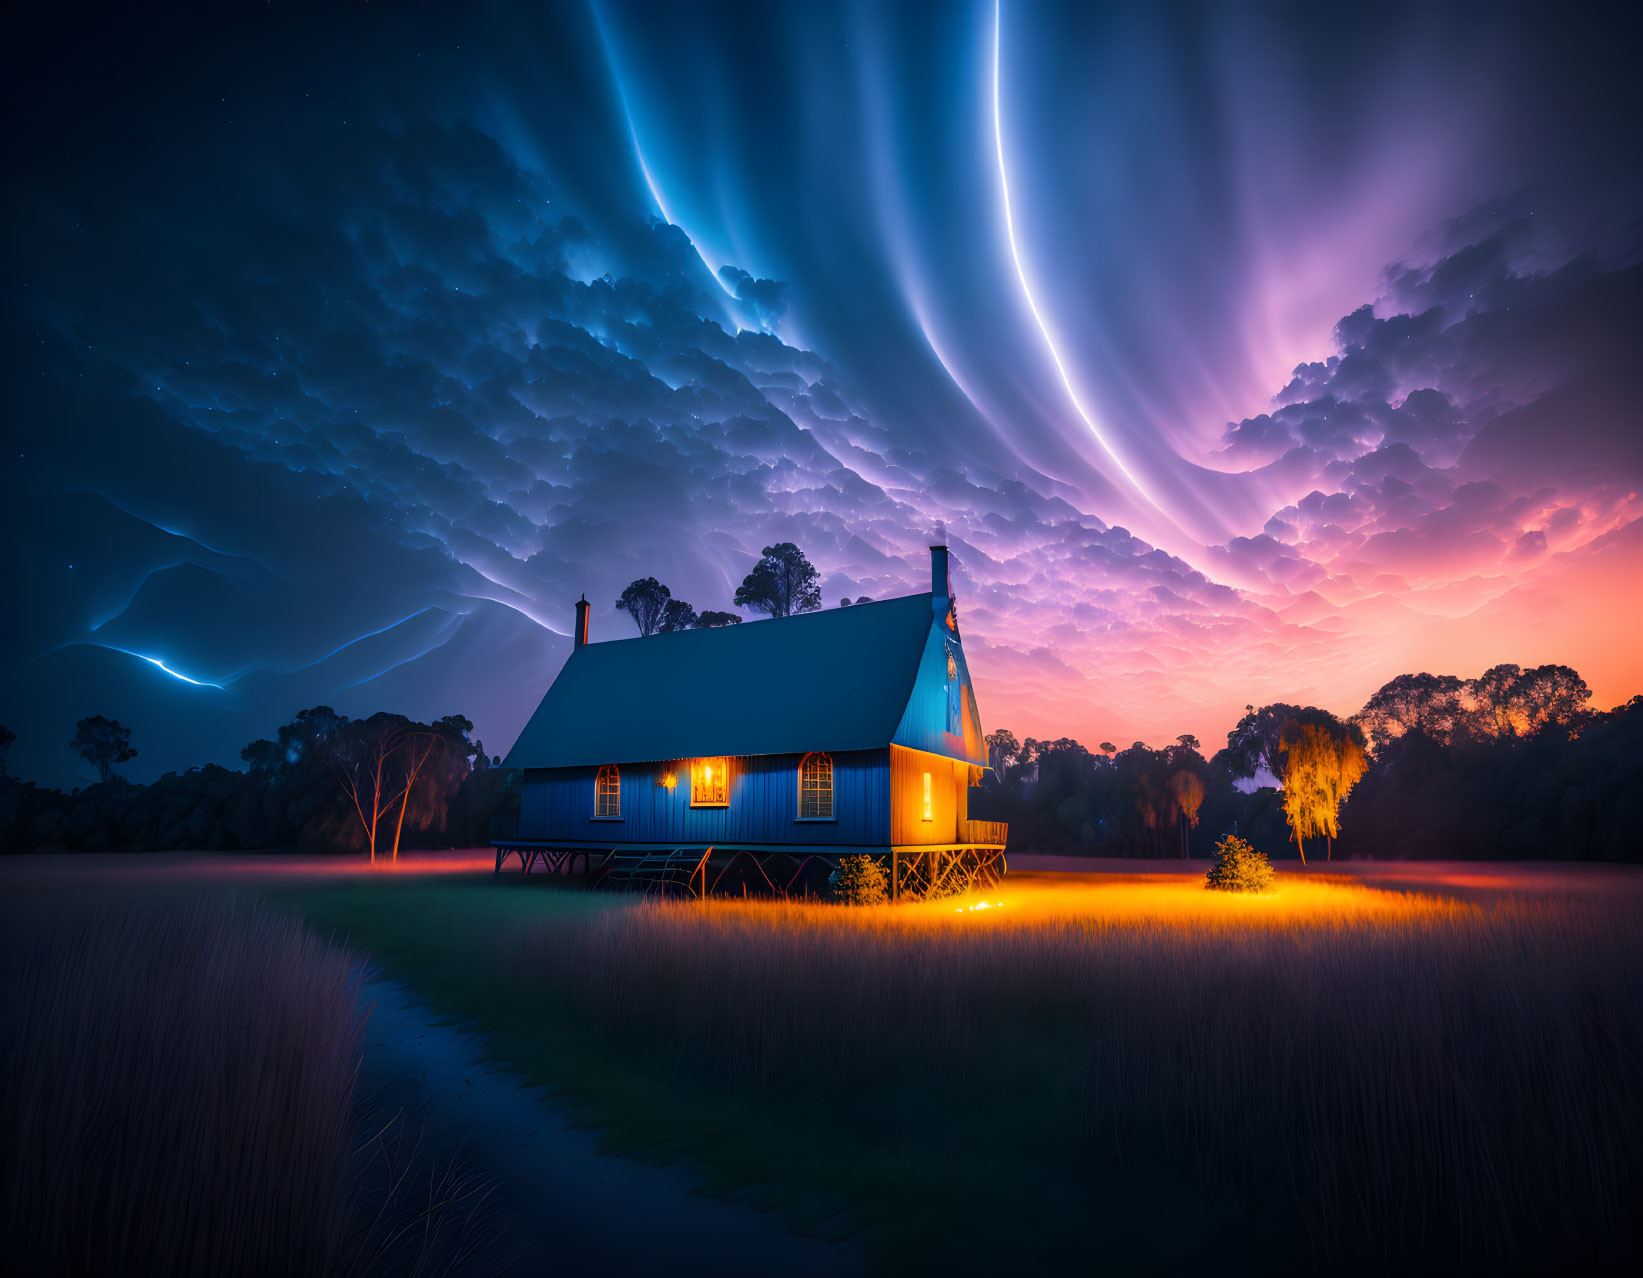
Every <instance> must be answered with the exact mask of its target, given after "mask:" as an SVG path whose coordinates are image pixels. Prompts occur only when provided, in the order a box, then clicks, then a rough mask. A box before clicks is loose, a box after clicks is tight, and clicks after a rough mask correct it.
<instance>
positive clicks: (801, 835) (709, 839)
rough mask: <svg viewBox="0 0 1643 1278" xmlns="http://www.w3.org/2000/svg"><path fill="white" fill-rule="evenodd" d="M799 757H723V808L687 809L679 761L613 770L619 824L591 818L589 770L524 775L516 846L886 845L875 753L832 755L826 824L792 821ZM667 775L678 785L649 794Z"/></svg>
mask: <svg viewBox="0 0 1643 1278" xmlns="http://www.w3.org/2000/svg"><path fill="white" fill-rule="evenodd" d="M802 757H803V756H802V755H797V754H774V755H757V756H754V757H752V758H732V759H731V760H730V761H729V762H730V795H729V798H730V802H729V803H728V804H727V805H726V806H725V807H711V808H693V807H691V806H690V764H691V760H689V759H678V760H674V761H672V762H670V763H632V764H626V763H625V764H621V765H620V768H621V778H622V781H621V783H622V817H621V819H620V820H617V821H601V820H594V819H593V788H594V778H595V776H596V775H597V774H598V771H599V769H598V768H595V767H585V768H548V769H529V770H527V771H526V772H525V775H524V783H523V787H522V793H521V797H520V810H519V837H520V838H521V839H566V840H574V841H577V842H597V843H605V842H608V843H609V844H610V845H611V846H612V847H615V846H617V845H618V844H622V843H676V844H686V843H721V844H723V843H794V844H807V845H817V844H821V845H826V846H829V847H832V846H841V845H843V846H859V847H885V846H887V845H888V844H889V842H890V791H889V784H890V765H889V758H888V753H887V752H886V751H884V750H860V751H849V752H840V753H837V754H835V755H833V811H834V814H835V819H834V820H832V821H800V820H798V819H797V818H798V814H799V761H800V759H801V758H802ZM667 772H672V773H673V774H674V776H675V777H677V778H678V784H677V785H676V786H675V787H674V788H673V789H672V790H669V789H667V788H666V787H664V786H662V785H659V784H658V782H659V781H660V780H661V778H662V776H663V774H664V773H667Z"/></svg>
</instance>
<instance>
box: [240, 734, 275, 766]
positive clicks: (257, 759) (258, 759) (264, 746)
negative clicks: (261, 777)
mask: <svg viewBox="0 0 1643 1278" xmlns="http://www.w3.org/2000/svg"><path fill="white" fill-rule="evenodd" d="M240 758H241V759H243V760H244V761H245V762H246V763H247V764H248V765H249V766H250V769H251V771H253V772H272V771H274V770H275V769H276V768H278V767H279V766H280V762H281V761H282V760H283V759H284V758H285V753H284V751H282V750H281V749H280V747H279V743H278V742H276V741H270V740H269V739H268V738H267V737H261V738H259V739H257V740H256V741H253V742H252V743H251V744H250V745H248V746H246V747H245V748H244V749H242V750H241V751H240Z"/></svg>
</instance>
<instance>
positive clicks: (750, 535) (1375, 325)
mask: <svg viewBox="0 0 1643 1278" xmlns="http://www.w3.org/2000/svg"><path fill="white" fill-rule="evenodd" d="M1325 8H1328V9H1334V10H1338V12H1335V13H1333V14H1332V15H1326V14H1325V13H1324V12H1323V10H1324V9H1325ZM1371 11H1372V12H1371ZM1615 13H1616V11H1614V10H1607V9H1605V10H1595V11H1593V12H1592V13H1590V14H1587V15H1585V16H1584V17H1582V16H1581V14H1580V13H1579V11H1578V9H1576V8H1573V7H1570V6H1567V5H1559V6H1555V7H1554V6H1547V7H1546V8H1544V9H1534V8H1529V7H1523V6H1514V5H1510V4H1498V3H1494V4H1488V5H1479V6H1444V5H1440V4H1432V3H1421V4H1418V5H1413V6H1410V7H1408V8H1407V9H1398V8H1396V7H1391V6H1382V5H1376V6H1353V7H1350V8H1348V7H1344V6H1305V5H1296V6H1284V7H1273V8H1261V7H1259V6H1255V5H1231V4H1218V3H1216V4H1206V5H1203V6H1201V7H1194V6H1187V5H1157V4H1145V5H1135V6H1118V7H1111V8H1103V7H1099V6H1096V5H1091V4H1088V3H1077V4H1069V5H1066V6H1062V7H1058V6H1052V5H1047V4H1038V3H1026V2H1023V0H1015V2H1011V0H1004V2H1003V3H1002V5H1001V7H997V8H995V6H994V5H993V4H992V3H977V4H968V3H941V4H913V5H904V6H890V5H886V4H882V3H879V2H878V0H863V2H862V3H855V4H850V3H842V4H806V5H798V4H771V5H764V6H750V5H733V6H714V5H706V4H689V3H681V4H674V5H659V4H631V5H630V4H622V3H614V4H613V3H595V4H592V5H585V4H571V3H565V4H559V5H552V6H546V7H537V6H532V7H531V8H528V9H511V8H495V7H481V8H463V9H460V10H459V9H457V8H456V7H454V6H443V5H441V6H430V7H427V8H424V9H418V8H414V7H405V6H382V5H372V6H357V7H356V6H339V5H325V6H316V7H304V6H294V5H285V4H271V5H255V6H246V7H244V8H240V9H234V8H222V7H218V8H216V9H213V10H211V11H207V12H204V13H199V14H191V15H183V14H181V13H172V14H169V15H159V16H157V15H156V14H155V12H153V11H152V10H151V8H150V7H148V6H134V7H132V10H131V12H129V13H127V14H125V15H124V16H119V17H113V18H110V17H108V16H107V15H103V14H99V13H96V12H94V11H89V10H88V11H76V10H75V9H74V8H73V7H60V8H58V9H56V10H54V11H53V14H52V15H51V16H50V17H47V18H41V19H37V25H35V26H32V27H29V26H25V27H19V28H15V29H14V30H13V31H12V32H11V36H10V38H9V39H8V45H9V48H8V53H7V60H8V63H9V66H8V74H7V84H6V90H5V91H6V93H7V96H8V99H9V101H8V103H7V108H8V109H7V122H8V128H7V133H8V140H9V144H10V145H9V150H10V152H11V154H10V155H9V157H8V161H7V175H6V184H5V193H4V218H5V223H4V229H5V242H4V250H3V251H4V254H5V271H6V281H5V284H6V288H5V303H6V305H5V331H4V339H5V341H4V350H5V352H6V365H7V375H6V379H5V391H6V403H5V414H4V421H5V458H4V468H3V480H4V494H3V503H4V504H3V510H0V517H3V519H4V551H3V553H4V565H5V582H4V588H3V595H0V599H3V600H4V607H5V612H6V616H7V621H6V625H5V627H4V630H3V636H0V644H3V646H0V722H4V723H6V724H7V725H9V726H10V727H11V728H12V729H13V730H15V731H16V732H17V733H18V742H17V745H16V746H15V747H14V748H13V751H12V768H13V770H14V771H17V772H20V773H22V774H24V775H28V776H35V777H38V778H40V779H42V780H48V781H53V782H59V783H74V781H75V778H76V776H77V775H83V769H80V768H78V767H77V764H76V761H75V760H74V759H73V758H72V756H71V755H70V752H69V751H68V749H67V742H68V740H69V738H70V737H71V736H72V735H73V725H74V721H75V720H76V719H77V718H79V717H80V716H82V715H86V714H92V713H104V714H110V715H114V716H116V717H118V718H120V719H121V720H123V721H124V722H125V723H127V724H128V725H129V726H131V727H132V729H133V732H134V738H135V743H136V744H137V745H138V747H139V749H140V750H141V755H140V757H139V759H138V760H137V761H136V762H135V763H134V764H133V765H132V766H131V768H130V769H129V771H130V773H131V774H132V775H133V776H135V777H138V778H139V779H141V778H144V777H148V776H153V775H156V774H157V773H159V772H161V771H164V770H167V769H171V768H177V767H182V766H186V765H188V764H190V763H194V762H201V761H205V760H208V759H215V760H219V761H225V762H229V761H237V755H238V749H239V747H240V745H242V744H244V743H245V742H246V741H248V740H250V739H251V738H253V737H257V736H261V735H266V734H269V733H271V732H272V730H273V729H274V727H275V726H276V725H277V724H279V723H280V722H282V721H284V720H285V719H287V718H288V717H290V716H291V715H292V714H293V713H294V712H295V711H296V710H298V709H300V708H302V707H304V706H308V705H312V704H315V703H320V702H325V703H329V704H332V705H334V706H336V707H337V708H338V709H340V710H343V711H345V712H347V713H350V714H367V713H370V712H371V711H373V710H376V709H379V708H393V709H398V710H403V711H405V712H407V713H410V714H413V715H418V716H431V715H438V714H443V713H447V712H451V711H462V712H464V713H466V714H468V715H469V716H470V717H471V718H473V719H474V720H475V722H476V723H477V725H478V732H479V734H480V735H481V736H482V737H483V738H484V740H485V742H486V743H487V745H488V746H490V747H491V748H492V749H493V750H495V751H498V752H499V751H502V750H505V749H506V748H507V746H508V745H509V744H510V743H511V741H512V739H513V737H514V735H515V734H516V732H517V731H518V729H519V727H520V726H521V724H522V723H523V722H524V719H525V718H526V716H527V715H528V714H529V712H530V711H531V709H532V708H533V707H534V705H535V702H536V700H537V699H538V697H539V696H540V694H541V692H542V690H543V689H544V687H545V686H546V684H547V683H548V682H549V681H550V680H551V678H552V676H553V674H554V672H555V670H556V669H557V668H558V666H559V664H560V662H561V661H562V660H563V658H564V655H565V652H566V650H567V647H568V640H567V638H566V635H567V632H568V631H569V628H570V619H571V604H572V602H573V601H574V600H575V598H576V597H577V595H578V594H579V593H581V592H583V591H586V593H587V595H588V597H589V598H590V599H591V600H593V601H594V605H595V606H594V613H593V631H594V637H595V638H596V639H597V638H609V637H616V636H626V635H628V634H630V633H631V624H630V623H629V622H628V621H627V620H626V619H625V618H622V617H619V616H618V615H616V614H615V613H614V612H613V609H612V605H611V601H612V600H614V599H615V597H616V595H617V594H618V593H619V591H620V590H621V588H622V586H623V585H624V584H625V583H626V582H628V581H629V580H631V579H632V578H633V577H635V576H640V575H651V574H654V575H656V576H658V577H660V578H661V579H662V580H663V581H665V582H667V583H668V584H669V585H671V586H672V588H673V590H674V592H675V594H676V595H679V596H681V597H684V598H686V599H688V600H690V601H691V602H693V603H694V604H695V605H696V606H697V607H698V608H709V607H713V608H728V607H729V605H730V599H731V595H732V593H733V590H734V587H735V584H736V583H737V582H738V581H739V580H740V579H741V577H742V575H743V574H744V573H745V572H746V571H747V568H748V566H749V565H750V564H751V562H752V560H753V559H754V558H755V557H756V556H757V553H758V551H759V548H760V547H761V546H763V545H766V544H768V543H770V542H773V541H779V540H791V541H794V542H797V543H798V544H799V545H800V546H801V547H803V548H804V549H805V550H806V551H807V552H808V553H809V555H810V557H811V558H812V559H813V560H814V561H815V563H816V564H817V566H818V567H819V568H820V569H821V570H822V573H823V576H824V579H825V587H826V589H825V594H826V598H827V602H828V605H829V606H834V605H836V603H837V601H838V599H839V597H840V596H842V595H846V594H848V595H850V596H852V597H855V596H858V595H869V596H873V597H886V596H892V595H895V594H899V593H904V592H910V591H913V590H919V589H924V588H926V583H927V571H928V570H927V560H926V552H925V547H926V546H927V545H928V543H929V541H930V540H931V538H932V535H934V534H935V533H936V531H937V530H938V529H941V530H944V533H945V536H946V538H947V539H948V541H949V542H950V544H951V545H952V546H953V548H954V555H955V560H956V568H955V573H956V580H957V589H958V591H959V594H960V597H961V604H960V610H961V618H962V623H963V627H964V633H965V640H966V646H967V648H968V649H969V651H970V664H971V668H972V670H973V671H974V672H975V674H976V678H977V682H978V691H979V694H980V702H981V707H982V715H983V719H984V721H985V724H986V726H987V727H989V728H993V727H1002V726H1007V727H1011V728H1013V729H1014V730H1015V731H1017V732H1018V733H1020V734H1022V735H1027V734H1032V735H1039V736H1043V735H1052V736H1060V735H1073V736H1077V737H1079V738H1081V739H1083V740H1085V741H1087V742H1090V743H1095V742H1099V741H1102V740H1111V741H1115V742H1119V743H1121V744H1122V743H1127V742H1129V741H1131V740H1134V739H1137V738H1140V739H1145V740H1149V741H1152V742H1154V743H1158V742H1162V741H1167V740H1169V739H1171V738H1173V737H1174V736H1175V735H1176V734H1177V733H1180V732H1193V733H1196V734H1197V735H1199V736H1200V737H1202V738H1203V739H1204V740H1205V742H1206V743H1207V744H1210V745H1213V744H1216V743H1218V741H1219V740H1220V738H1221V737H1222V736H1223V734H1224V733H1225V731H1226V729H1227V728H1228V726H1230V724H1231V722H1232V721H1233V720H1234V719H1235V718H1236V716H1237V714H1238V713H1239V712H1240V711H1241V709H1242V707H1243V706H1244V705H1245V704H1246V703H1247V702H1255V703H1261V702H1264V701H1270V700H1274V699H1284V700H1290V701H1310V702H1315V703H1318V704H1321V705H1324V706H1327V707H1329V708H1331V709H1334V710H1337V711H1339V712H1342V713H1347V712H1351V711H1353V710H1355V709H1356V708H1357V707H1358V706H1359V705H1360V704H1361V703H1362V701H1363V700H1364V698H1365V697H1366V695H1367V694H1368V693H1369V692H1371V691H1372V690H1373V689H1374V688H1376V687H1377V686H1379V685H1380V684H1381V683H1382V682H1384V681H1385V680H1386V679H1388V678H1390V677H1391V676H1393V675H1396V674H1398V673H1400V672H1403V671H1410V670H1418V669H1429V670H1434V671H1444V672H1453V673H1456V674H1461V675H1469V674H1473V673H1476V672H1477V671H1479V670H1481V669H1482V668H1484V667H1486V666H1488V665H1491V664H1493V663H1495V662H1499V661H1517V662H1520V663H1523V664H1530V663H1540V662H1545V661H1562V662H1566V663H1569V664H1571V665H1574V666H1576V667H1577V668H1578V669H1579V670H1580V671H1581V672H1582V673H1583V674H1585V675H1586V677H1587V679H1588V680H1589V682H1590V683H1591V684H1592V686H1593V688H1594V689H1595V691H1596V694H1597V700H1598V701H1599V702H1600V703H1602V704H1605V705H1607V704H1613V703H1615V702H1617V701H1620V700H1622V699H1624V698H1626V697H1629V696H1631V695H1632V694H1634V693H1637V692H1639V691H1643V658H1640V656H1639V644H1638V641H1637V638H1636V636H1637V633H1638V629H1639V622H1640V620H1643V618H1640V616H1639V589H1638V583H1639V582H1640V581H1643V522H1640V520H1639V516H1640V513H1643V508H1640V504H1639V498H1638V489H1639V484H1640V481H1643V422H1640V404H1643V398H1640V392H1643V359H1640V353H1643V315H1640V311H1643V288H1640V282H1643V267H1640V265H1639V263H1640V261H1643V220H1640V214H1643V196H1640V180H1639V165H1638V159H1637V157H1638V156H1639V155H1640V154H1643V136H1640V124H1639V121H1640V100H1639V98H1640V90H1639V87H1638V86H1639V77H1638V76H1637V75H1636V69H1635V57H1634V53H1635V48H1636V44H1635V40H1634V38H1633V36H1634V33H1632V32H1629V31H1625V30H1619V29H1617V28H1616V27H1615V26H1614V15H1615ZM801 673H802V672H795V677H798V676H799V675H800V674H801ZM750 695H758V696H772V697H776V698H779V695H780V693H779V690H778V689H759V690H755V691H754V693H752V694H750Z"/></svg>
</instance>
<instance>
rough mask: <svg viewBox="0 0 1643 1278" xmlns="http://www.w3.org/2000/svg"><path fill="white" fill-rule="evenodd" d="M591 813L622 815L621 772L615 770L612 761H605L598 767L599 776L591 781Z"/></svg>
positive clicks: (610, 815) (596, 814)
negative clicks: (604, 763)
mask: <svg viewBox="0 0 1643 1278" xmlns="http://www.w3.org/2000/svg"><path fill="white" fill-rule="evenodd" d="M593 815H594V816H596V817H619V816H621V815H622V774H621V773H620V772H618V771H617V769H616V765H615V764H614V763H607V764H606V765H605V766H604V767H602V768H600V769H599V776H598V778H597V779H596V780H595V781H594V783H593Z"/></svg>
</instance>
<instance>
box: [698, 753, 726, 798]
mask: <svg viewBox="0 0 1643 1278" xmlns="http://www.w3.org/2000/svg"><path fill="white" fill-rule="evenodd" d="M715 766H717V767H718V768H719V769H720V775H719V780H718V781H717V782H709V783H708V784H709V786H711V789H712V792H713V793H714V794H716V795H717V796H718V797H716V798H706V799H703V798H699V797H698V796H699V795H700V793H701V791H702V788H703V786H702V777H703V774H704V773H705V772H706V771H707V770H708V769H709V768H711V767H715ZM690 806H691V807H693V808H728V807H729V806H730V758H729V756H727V755H714V756H712V757H710V758H704V759H692V760H691V761H690Z"/></svg>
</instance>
